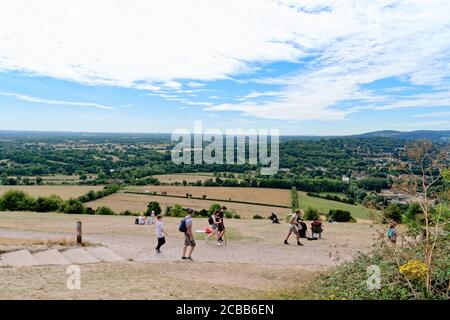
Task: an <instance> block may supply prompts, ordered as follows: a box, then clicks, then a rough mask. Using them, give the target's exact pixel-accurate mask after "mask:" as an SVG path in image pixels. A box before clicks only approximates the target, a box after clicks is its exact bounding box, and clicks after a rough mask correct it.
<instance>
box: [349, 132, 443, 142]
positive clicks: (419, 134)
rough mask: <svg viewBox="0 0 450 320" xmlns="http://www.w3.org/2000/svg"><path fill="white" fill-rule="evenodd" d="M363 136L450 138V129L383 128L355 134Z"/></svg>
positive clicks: (409, 138) (412, 138) (413, 138)
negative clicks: (405, 129) (400, 129)
mask: <svg viewBox="0 0 450 320" xmlns="http://www.w3.org/2000/svg"><path fill="white" fill-rule="evenodd" d="M353 136H354V137H361V138H397V139H405V140H416V139H429V140H450V130H416V131H409V132H402V131H395V130H382V131H373V132H367V133H363V134H358V135H353Z"/></svg>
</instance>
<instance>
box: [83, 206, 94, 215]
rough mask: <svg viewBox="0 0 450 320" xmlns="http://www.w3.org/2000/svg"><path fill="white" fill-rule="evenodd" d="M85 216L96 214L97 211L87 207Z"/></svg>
mask: <svg viewBox="0 0 450 320" xmlns="http://www.w3.org/2000/svg"><path fill="white" fill-rule="evenodd" d="M84 214H95V210H94V209H92V208H91V207H87V208H86V209H84Z"/></svg>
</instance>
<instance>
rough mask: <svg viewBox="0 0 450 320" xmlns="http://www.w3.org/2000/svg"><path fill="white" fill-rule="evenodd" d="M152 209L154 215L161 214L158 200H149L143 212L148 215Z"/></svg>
mask: <svg viewBox="0 0 450 320" xmlns="http://www.w3.org/2000/svg"><path fill="white" fill-rule="evenodd" d="M152 211H155V215H157V216H158V215H160V214H161V206H160V205H159V202H157V201H151V202H149V204H148V205H147V211H146V212H145V215H146V216H149V215H150V214H151V213H152Z"/></svg>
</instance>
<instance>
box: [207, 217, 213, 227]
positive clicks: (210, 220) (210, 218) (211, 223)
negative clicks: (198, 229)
mask: <svg viewBox="0 0 450 320" xmlns="http://www.w3.org/2000/svg"><path fill="white" fill-rule="evenodd" d="M208 223H209V225H210V226H212V225H213V224H214V218H213V217H212V215H210V216H209V218H208Z"/></svg>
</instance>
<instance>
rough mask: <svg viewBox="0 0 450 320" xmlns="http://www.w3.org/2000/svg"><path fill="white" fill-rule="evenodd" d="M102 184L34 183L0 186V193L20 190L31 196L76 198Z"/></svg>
mask: <svg viewBox="0 0 450 320" xmlns="http://www.w3.org/2000/svg"><path fill="white" fill-rule="evenodd" d="M101 189H103V186H68V185H64V186H53V185H39V186H37V185H34V186H24V185H20V186H0V195H2V194H4V193H5V192H6V191H8V190H21V191H23V192H26V193H27V194H29V195H30V196H33V197H39V196H43V197H47V196H50V195H52V194H55V195H57V196H60V197H61V198H63V199H69V198H76V197H79V196H81V195H82V194H85V193H87V192H88V191H89V190H96V191H97V190H101Z"/></svg>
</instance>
